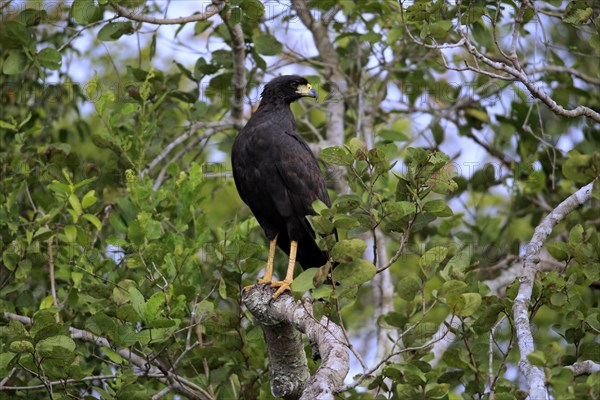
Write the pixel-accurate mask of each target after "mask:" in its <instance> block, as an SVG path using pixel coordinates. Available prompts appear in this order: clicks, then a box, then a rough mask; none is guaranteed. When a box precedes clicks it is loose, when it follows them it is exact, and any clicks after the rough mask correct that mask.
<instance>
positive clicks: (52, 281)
mask: <svg viewBox="0 0 600 400" xmlns="http://www.w3.org/2000/svg"><path fill="white" fill-rule="evenodd" d="M53 240H54V238H53V237H51V238H50V239H48V266H49V268H50V293H51V294H52V305H53V306H54V307H56V308H57V309H60V306H59V304H58V297H57V296H56V276H55V274H54V252H53V249H52V241H53ZM54 319H55V320H56V322H60V315H59V313H58V312H57V313H56V314H55V315H54Z"/></svg>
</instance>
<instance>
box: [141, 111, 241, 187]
mask: <svg viewBox="0 0 600 400" xmlns="http://www.w3.org/2000/svg"><path fill="white" fill-rule="evenodd" d="M231 126H232V125H231V123H230V122H229V121H217V122H196V123H193V124H192V125H191V126H190V127H189V128H188V130H187V131H185V133H183V134H181V135H180V136H178V137H177V138H175V140H173V141H172V142H171V143H169V144H168V145H167V146H166V147H165V148H164V149H163V150H162V151H161V152H160V153H159V154H158V155H157V156H156V157H155V158H154V159H153V160H152V161H151V162H150V163H149V164H148V166H147V167H146V168H145V169H144V170H143V171H142V177H143V176H144V175H145V174H147V173H149V172H150V171H151V170H152V169H153V168H154V167H156V166H157V165H158V164H159V163H160V162H161V161H162V160H164V159H165V158H166V157H167V156H168V155H169V153H170V152H171V151H173V149H174V148H175V147H177V146H178V145H180V144H181V143H183V142H184V141H185V140H187V139H188V138H189V137H190V136H192V135H193V134H194V133H196V131H197V130H198V129H202V128H206V129H207V131H206V132H204V134H203V135H202V137H203V138H204V139H208V138H209V137H210V136H212V135H214V134H215V133H217V132H219V131H221V130H225V129H228V128H230V127H231Z"/></svg>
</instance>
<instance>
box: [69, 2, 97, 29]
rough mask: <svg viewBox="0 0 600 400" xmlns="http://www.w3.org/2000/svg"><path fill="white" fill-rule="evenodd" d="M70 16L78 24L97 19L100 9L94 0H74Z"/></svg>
mask: <svg viewBox="0 0 600 400" xmlns="http://www.w3.org/2000/svg"><path fill="white" fill-rule="evenodd" d="M71 18H73V19H74V20H75V21H76V22H77V23H78V24H80V25H87V24H89V23H90V22H95V21H99V20H100V18H102V11H101V10H100V8H99V7H96V6H95V5H94V0H75V1H73V5H72V6H71Z"/></svg>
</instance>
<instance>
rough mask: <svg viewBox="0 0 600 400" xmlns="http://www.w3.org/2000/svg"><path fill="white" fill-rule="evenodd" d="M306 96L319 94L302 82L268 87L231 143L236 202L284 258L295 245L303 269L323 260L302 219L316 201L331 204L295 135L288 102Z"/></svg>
mask: <svg viewBox="0 0 600 400" xmlns="http://www.w3.org/2000/svg"><path fill="white" fill-rule="evenodd" d="M305 96H308V97H315V98H316V97H317V92H316V90H315V89H313V88H312V87H311V85H310V84H309V83H308V81H307V80H306V79H304V78H303V77H300V76H295V75H290V76H281V77H278V78H275V79H273V80H272V81H271V82H269V83H268V84H267V85H266V86H265V88H264V90H263V92H262V99H261V102H260V105H259V107H258V109H257V110H256V112H255V113H254V114H253V115H252V117H251V118H250V120H249V121H248V123H247V124H246V126H245V127H244V128H243V129H242V130H241V131H240V133H239V134H238V136H237V137H236V139H235V142H234V144H233V149H232V153H231V162H232V164H233V177H234V180H235V185H236V187H237V190H238V192H239V194H240V197H241V198H242V200H243V201H244V202H245V203H246V204H247V205H248V206H249V207H250V210H252V213H254V216H255V217H256V219H257V221H258V223H259V224H260V226H261V227H262V228H263V230H264V232H265V234H266V236H267V238H268V239H269V240H270V241H272V243H274V240H275V238H277V241H276V243H277V246H278V247H279V248H281V249H282V250H283V251H284V252H285V253H286V254H288V255H289V254H290V243H291V242H293V241H296V242H297V260H298V261H299V262H300V264H301V265H302V267H303V268H305V269H307V268H312V267H320V266H322V265H324V264H325V263H326V262H327V255H326V253H324V252H323V251H322V250H321V249H320V248H319V247H318V246H317V244H316V242H315V232H314V230H313V229H312V227H311V225H310V224H309V222H308V220H307V219H306V216H307V215H313V214H315V212H314V210H313V208H312V203H313V202H314V201H315V200H317V199H319V200H321V201H322V202H323V203H325V204H327V205H328V206H329V205H330V204H331V201H330V199H329V195H328V194H327V188H326V185H325V180H324V179H323V175H322V174H321V171H320V169H319V166H318V164H317V160H316V158H315V156H314V155H313V153H312V152H311V150H310V148H309V147H308V145H307V144H306V142H305V141H304V140H303V139H302V138H301V137H300V136H298V134H297V133H296V131H295V119H294V115H293V114H292V110H291V109H290V103H292V102H294V101H296V100H298V99H300V98H301V97H305ZM273 249H274V247H273ZM273 251H274V250H273ZM290 258H292V257H290ZM270 261H271V263H272V260H270ZM291 262H292V261H291V260H290V263H291ZM292 269H293V267H292ZM292 273H293V271H292ZM288 275H289V270H288ZM267 278H268V280H269V281H270V276H268V277H267V274H265V279H267Z"/></svg>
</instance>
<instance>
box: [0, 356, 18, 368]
mask: <svg viewBox="0 0 600 400" xmlns="http://www.w3.org/2000/svg"><path fill="white" fill-rule="evenodd" d="M17 357H18V354H15V353H13V352H6V353H0V371H1V370H8V369H9V367H10V365H11V364H12V362H13V361H14V360H15V358H17Z"/></svg>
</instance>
